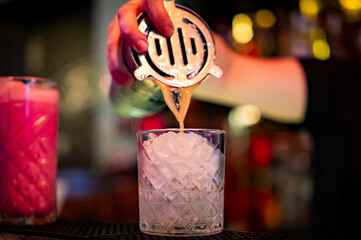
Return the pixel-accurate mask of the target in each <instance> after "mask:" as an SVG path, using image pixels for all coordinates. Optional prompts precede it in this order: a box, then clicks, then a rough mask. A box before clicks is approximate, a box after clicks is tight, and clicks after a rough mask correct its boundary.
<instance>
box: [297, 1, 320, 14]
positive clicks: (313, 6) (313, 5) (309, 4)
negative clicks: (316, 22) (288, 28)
mask: <svg viewBox="0 0 361 240" xmlns="http://www.w3.org/2000/svg"><path fill="white" fill-rule="evenodd" d="M299 6H300V11H301V13H302V14H304V15H306V16H308V17H315V16H317V14H318V12H319V10H320V4H319V2H318V1H317V0H300V2H299Z"/></svg>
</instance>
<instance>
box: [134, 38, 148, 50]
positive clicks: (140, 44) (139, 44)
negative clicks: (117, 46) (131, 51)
mask: <svg viewBox="0 0 361 240" xmlns="http://www.w3.org/2000/svg"><path fill="white" fill-rule="evenodd" d="M134 48H135V51H137V52H138V53H143V52H146V51H147V49H148V42H146V41H144V40H138V41H136V43H135V46H134Z"/></svg>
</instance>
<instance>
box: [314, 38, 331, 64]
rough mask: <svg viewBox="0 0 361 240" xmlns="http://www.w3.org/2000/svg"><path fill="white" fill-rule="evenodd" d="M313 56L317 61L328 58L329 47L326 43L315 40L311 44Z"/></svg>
mask: <svg viewBox="0 0 361 240" xmlns="http://www.w3.org/2000/svg"><path fill="white" fill-rule="evenodd" d="M312 50H313V55H314V56H315V58H317V59H319V60H327V59H329V58H330V54H331V51H330V46H329V45H328V43H327V41H325V40H323V39H317V40H315V41H314V42H313V44H312Z"/></svg>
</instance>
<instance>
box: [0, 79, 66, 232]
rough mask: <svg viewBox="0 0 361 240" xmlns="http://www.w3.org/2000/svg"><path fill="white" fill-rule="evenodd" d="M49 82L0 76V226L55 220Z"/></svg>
mask: <svg viewBox="0 0 361 240" xmlns="http://www.w3.org/2000/svg"><path fill="white" fill-rule="evenodd" d="M58 103H59V94H58V91H57V90H56V85H55V82H53V81H51V80H49V79H44V78H36V77H1V76H0V224H21V225H32V224H45V223H49V222H53V221H55V219H56V191H55V187H56V171H57V129H58Z"/></svg>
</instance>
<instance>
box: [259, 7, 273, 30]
mask: <svg viewBox="0 0 361 240" xmlns="http://www.w3.org/2000/svg"><path fill="white" fill-rule="evenodd" d="M255 20H256V23H257V25H258V26H260V27H263V28H270V27H272V26H273V25H275V23H276V16H275V15H274V14H273V12H272V11H270V10H267V9H261V10H258V11H257V12H256V14H255Z"/></svg>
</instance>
